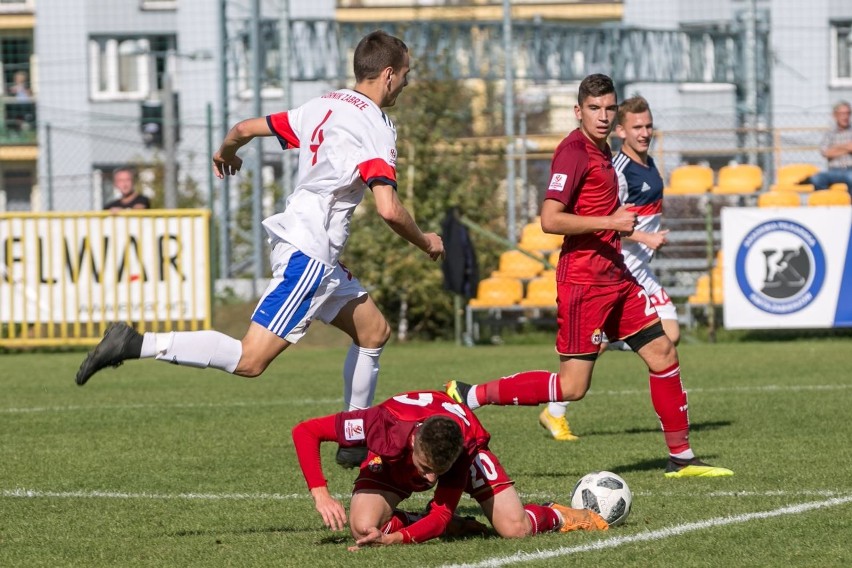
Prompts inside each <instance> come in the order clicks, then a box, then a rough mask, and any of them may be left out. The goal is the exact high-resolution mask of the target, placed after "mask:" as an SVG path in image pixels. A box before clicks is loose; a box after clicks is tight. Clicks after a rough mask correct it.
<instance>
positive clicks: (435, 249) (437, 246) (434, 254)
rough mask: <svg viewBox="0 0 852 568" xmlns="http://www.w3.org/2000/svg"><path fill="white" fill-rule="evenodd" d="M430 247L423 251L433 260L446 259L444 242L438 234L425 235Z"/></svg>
mask: <svg viewBox="0 0 852 568" xmlns="http://www.w3.org/2000/svg"><path fill="white" fill-rule="evenodd" d="M423 236H425V237H426V240H427V241H428V243H429V245H428V246H427V248H426V249H425V250H424V251H423V252H425V253H426V254H428V255H429V258H431V259H432V260H438V259H441V258H444V240H443V239H442V238H441V236H440V235H438V234H437V233H424V235H423Z"/></svg>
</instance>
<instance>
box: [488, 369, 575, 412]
mask: <svg viewBox="0 0 852 568" xmlns="http://www.w3.org/2000/svg"><path fill="white" fill-rule="evenodd" d="M476 399H477V400H478V401H479V404H497V405H500V406H508V405H514V406H537V405H539V404H541V403H543V402H559V401H561V400H562V385H561V384H560V382H559V374H558V373H551V372H550V371H524V372H522V373H518V374H516V375H511V376H509V377H503V378H502V379H497V380H496V381H489V382H487V383H483V384H481V385H476Z"/></svg>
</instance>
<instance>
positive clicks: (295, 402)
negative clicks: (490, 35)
mask: <svg viewBox="0 0 852 568" xmlns="http://www.w3.org/2000/svg"><path fill="white" fill-rule="evenodd" d="M849 389H852V384H848V385H846V384H840V385H763V386H752V387H749V386H744V387H718V388H701V387H697V388H687V389H686V390H687V392H689V393H690V394H693V393H730V392H736V393H744V392H762V393H772V392H801V391H823V392H830V391H839V390H849ZM647 394H648V389H647V388H645V389H629V390H594V389H592V390H590V391H589V393H588V395H587V396H634V395H642V396H647ZM342 402H343V399H342V398H326V399H305V398H292V399H279V400H264V401H242V402H241V401H233V402H221V403H218V402H217V403H177V404H170V403H162V404H110V405H91V406H82V405H79V406H31V407H12V408H0V414H26V413H31V412H76V411H89V410H135V409H159V408H186V409H195V408H238V407H246V408H251V407H258V406H300V405H303V404H341V403H342Z"/></svg>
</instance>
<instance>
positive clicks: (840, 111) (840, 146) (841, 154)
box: [810, 101, 852, 192]
mask: <svg viewBox="0 0 852 568" xmlns="http://www.w3.org/2000/svg"><path fill="white" fill-rule="evenodd" d="M850 113H852V106H850V105H849V103H847V102H846V101H840V102H839V103H837V104H836V105H834V122H835V128H833V129H831V130H829V131H828V132H826V133H825V137H823V140H822V145H821V146H820V152H821V153H822V155H823V156H824V157H825V159H826V160H828V169H827V170H824V171H821V172H819V173H817V174H814V175H812V176H811V177H810V183H812V184H814V187H815V188H816V189H828V187H829V186H830V185H832V184H834V183H845V184H846V189H847V190H848V191H850V192H852V127H850V123H849V116H850Z"/></svg>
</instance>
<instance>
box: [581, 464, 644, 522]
mask: <svg viewBox="0 0 852 568" xmlns="http://www.w3.org/2000/svg"><path fill="white" fill-rule="evenodd" d="M632 504H633V494H632V493H631V492H630V488H629V487H628V486H627V482H626V481H624V478H622V477H621V476H620V475H617V474H615V473H612V472H611V471H594V472H592V473H589V474H587V475H584V476H583V477H581V478H580V481H578V482H577V484H576V485H575V486H574V491H573V492H572V493H571V506H572V507H574V508H575V509H591V510H592V511H594V512H596V513H598V514H599V515H600V516H601V517H603V518H604V520H605V521H606V522H607V523H609V524H610V526H614V525H620V524H621V523H623V522H624V520H625V519H627V515H629V514H630V506H631V505H632Z"/></svg>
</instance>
